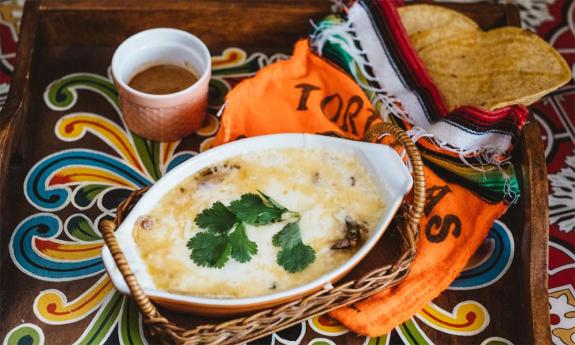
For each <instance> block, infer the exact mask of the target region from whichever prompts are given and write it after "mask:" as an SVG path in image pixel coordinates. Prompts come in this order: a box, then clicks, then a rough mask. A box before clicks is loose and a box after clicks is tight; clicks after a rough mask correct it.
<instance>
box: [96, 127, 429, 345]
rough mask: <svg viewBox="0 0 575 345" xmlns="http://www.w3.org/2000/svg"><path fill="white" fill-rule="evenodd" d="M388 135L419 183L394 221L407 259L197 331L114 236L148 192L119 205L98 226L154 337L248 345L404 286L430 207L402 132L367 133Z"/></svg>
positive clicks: (422, 179) (417, 158) (419, 165)
mask: <svg viewBox="0 0 575 345" xmlns="http://www.w3.org/2000/svg"><path fill="white" fill-rule="evenodd" d="M386 134H390V135H392V136H394V137H395V138H396V140H397V141H398V143H399V144H401V145H402V146H403V147H404V148H405V150H406V152H407V155H408V157H409V159H410V161H411V165H412V167H413V172H412V173H413V179H414V189H413V198H412V200H413V201H412V204H411V205H409V204H408V203H407V201H405V200H404V203H403V205H402V207H401V209H400V212H398V214H397V215H396V216H395V220H396V221H395V223H396V224H398V225H399V231H400V233H401V234H402V236H401V237H402V242H403V243H402V254H401V255H400V256H399V258H398V259H397V260H396V261H395V263H394V264H392V265H385V266H383V267H380V268H378V269H375V270H373V271H371V272H369V273H368V274H366V275H364V276H362V277H361V278H359V279H356V280H351V281H347V282H345V283H342V284H337V285H335V287H334V288H333V289H330V290H320V291H318V292H316V293H313V294H311V295H309V296H307V297H305V298H302V299H299V300H296V301H293V302H290V303H287V304H284V305H281V306H278V307H275V308H271V309H267V310H264V311H260V312H257V313H255V314H253V315H250V316H247V317H241V318H237V319H234V320H231V321H226V322H222V323H220V324H208V325H201V326H197V327H195V328H192V329H184V328H182V327H179V326H177V325H176V324H175V323H173V322H171V321H170V320H168V319H166V318H165V317H164V316H162V314H160V312H159V311H158V309H156V307H155V306H154V304H152V302H151V301H150V299H149V298H148V296H147V295H146V294H145V293H144V292H143V291H142V289H141V287H140V285H139V284H138V281H137V280H136V277H135V276H134V274H133V273H132V271H131V270H130V267H129V266H128V263H127V262H126V258H125V257H124V254H123V253H122V250H121V249H120V247H119V245H118V242H117V240H116V236H115V234H114V230H115V229H116V228H117V226H118V225H119V224H120V223H121V222H122V220H123V219H124V216H125V214H126V212H129V210H130V209H131V208H132V206H133V205H134V203H135V202H136V201H137V200H138V199H139V197H140V196H141V195H143V194H144V193H145V192H146V190H147V188H144V189H141V190H138V191H135V192H134V193H132V195H130V196H129V197H128V198H127V199H126V200H125V201H124V202H122V204H120V205H119V206H118V209H117V212H116V221H115V222H112V221H109V220H103V221H102V222H100V224H99V227H100V231H101V233H102V235H103V237H104V241H105V242H106V245H107V246H108V248H109V249H110V252H111V253H112V256H113V258H114V260H115V262H116V265H117V267H118V269H119V270H120V272H121V273H122V275H123V277H124V279H125V280H126V283H127V285H128V287H129V288H130V291H131V293H132V296H133V297H134V299H135V301H136V303H137V304H138V306H139V308H140V310H141V312H142V314H143V316H144V322H145V323H146V324H147V325H148V326H149V328H150V333H151V334H152V335H157V336H158V337H159V338H160V339H161V340H162V341H163V342H165V343H170V344H174V343H175V344H237V343H243V342H247V341H250V340H253V339H255V338H259V337H262V336H265V335H267V334H270V333H273V332H276V331H278V330H280V329H283V328H286V327H289V326H291V325H293V324H296V323H298V322H301V321H302V320H305V319H307V318H310V317H313V316H315V315H318V314H322V313H325V312H328V311H330V310H333V309H336V308H338V307H341V306H344V305H347V304H350V303H354V302H357V301H360V300H362V299H364V298H366V297H369V296H371V295H373V294H375V293H377V292H380V291H382V290H384V289H387V288H389V287H391V286H394V285H396V284H398V283H399V282H401V280H402V279H403V278H404V277H405V275H406V274H407V272H408V270H409V267H410V264H411V262H412V260H413V258H414V256H415V248H416V242H417V239H418V235H419V231H418V227H417V226H418V224H419V219H420V217H421V212H422V210H423V206H424V202H425V177H424V174H423V163H422V161H421V157H420V155H419V151H418V150H417V148H416V146H415V144H414V143H413V142H412V141H411V139H410V138H409V137H408V136H407V134H406V133H405V132H404V131H403V130H402V129H400V128H399V127H397V126H395V125H393V124H391V123H381V124H377V125H375V126H373V127H372V128H370V130H369V131H368V132H367V133H366V135H365V140H366V141H374V140H377V139H379V138H380V137H382V136H383V135H386Z"/></svg>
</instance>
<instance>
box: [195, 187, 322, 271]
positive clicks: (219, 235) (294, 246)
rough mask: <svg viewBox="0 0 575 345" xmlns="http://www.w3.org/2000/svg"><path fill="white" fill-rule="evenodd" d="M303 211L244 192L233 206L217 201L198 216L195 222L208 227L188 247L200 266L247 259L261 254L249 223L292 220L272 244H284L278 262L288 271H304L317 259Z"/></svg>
mask: <svg viewBox="0 0 575 345" xmlns="http://www.w3.org/2000/svg"><path fill="white" fill-rule="evenodd" d="M299 219H300V215H299V214H298V213H296V212H292V211H290V210H288V209H287V208H286V207H284V206H282V205H281V204H280V203H278V202H277V201H276V200H274V199H273V198H271V197H270V196H268V195H266V194H264V193H262V192H259V194H254V193H247V194H243V195H242V196H241V197H240V198H239V199H238V200H234V201H232V202H231V203H230V205H229V206H226V205H224V204H223V203H221V202H219V201H218V202H215V203H214V204H212V206H211V207H210V208H208V209H205V210H203V211H202V212H201V213H200V214H198V215H197V216H196V218H195V220H194V221H195V223H196V225H198V226H199V227H200V228H202V229H205V230H206V231H204V232H200V233H198V234H196V235H195V236H194V237H192V238H191V239H190V240H189V241H188V243H187V247H188V248H189V249H190V250H191V251H192V253H191V255H190V257H191V259H192V260H193V261H194V262H195V263H196V264H197V265H199V266H204V267H213V268H222V267H224V265H225V264H226V263H227V262H228V261H229V259H230V257H231V258H233V259H234V260H236V261H238V262H240V263H245V262H248V261H250V260H251V259H252V256H253V255H255V254H257V252H258V247H257V244H256V243H255V242H253V241H251V240H250V239H249V238H248V236H247V234H246V228H245V225H246V224H249V225H254V226H260V225H266V224H271V223H276V222H280V221H285V220H287V221H288V223H287V224H286V225H285V226H284V227H283V228H282V230H280V231H279V232H278V233H276V234H275V235H274V236H273V239H272V244H273V245H274V246H276V247H280V248H281V250H280V251H279V252H278V254H277V257H276V262H277V263H278V265H280V266H282V267H283V268H284V269H285V270H286V271H287V272H290V273H295V272H301V271H303V270H304V269H305V268H306V267H308V266H309V265H310V264H311V263H312V262H314V260H315V252H314V250H313V248H312V247H310V246H308V245H305V244H304V243H303V242H302V239H301V231H300V228H299Z"/></svg>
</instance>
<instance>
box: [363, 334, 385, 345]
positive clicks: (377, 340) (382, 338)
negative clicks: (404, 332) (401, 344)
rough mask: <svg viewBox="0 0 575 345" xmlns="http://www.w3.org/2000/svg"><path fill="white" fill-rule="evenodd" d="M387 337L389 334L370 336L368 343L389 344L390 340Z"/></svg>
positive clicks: (374, 344)
mask: <svg viewBox="0 0 575 345" xmlns="http://www.w3.org/2000/svg"><path fill="white" fill-rule="evenodd" d="M387 338H388V335H387V334H385V335H382V336H379V337H375V338H369V340H368V342H367V344H366V345H388V343H389V341H388V339H387Z"/></svg>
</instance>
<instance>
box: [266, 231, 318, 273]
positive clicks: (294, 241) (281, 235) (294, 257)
mask: <svg viewBox="0 0 575 345" xmlns="http://www.w3.org/2000/svg"><path fill="white" fill-rule="evenodd" d="M272 244H273V245H274V246H276V247H280V248H282V249H281V250H280V251H279V253H278V255H277V257H276V261H277V263H278V265H280V266H281V267H283V268H284V269H285V270H286V271H288V272H289V273H295V272H301V271H303V270H304V269H306V268H307V267H308V266H309V265H310V264H311V263H312V262H314V261H315V251H314V250H313V248H312V247H310V246H308V245H305V244H303V242H302V240H301V231H300V228H299V222H293V223H289V224H287V225H286V226H284V227H283V229H281V230H280V231H279V232H278V233H276V234H275V235H274V237H273V238H272Z"/></svg>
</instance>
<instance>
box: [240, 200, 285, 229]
mask: <svg viewBox="0 0 575 345" xmlns="http://www.w3.org/2000/svg"><path fill="white" fill-rule="evenodd" d="M229 209H230V210H231V211H232V212H233V213H234V214H235V215H236V218H237V219H238V220H240V221H242V222H245V223H247V224H252V225H263V224H269V223H274V222H277V221H279V220H281V216H282V213H283V212H284V210H282V209H280V208H277V207H275V206H273V205H271V206H267V205H265V204H264V201H263V199H262V197H261V196H259V195H257V194H253V193H248V194H244V195H242V196H241V197H240V199H239V200H235V201H232V203H231V204H230V206H229Z"/></svg>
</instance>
